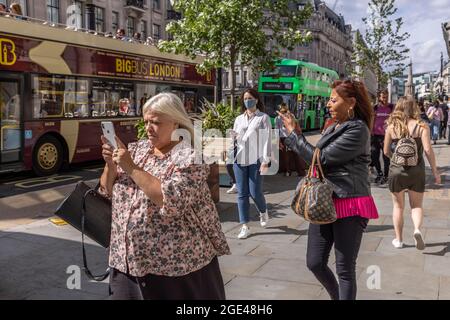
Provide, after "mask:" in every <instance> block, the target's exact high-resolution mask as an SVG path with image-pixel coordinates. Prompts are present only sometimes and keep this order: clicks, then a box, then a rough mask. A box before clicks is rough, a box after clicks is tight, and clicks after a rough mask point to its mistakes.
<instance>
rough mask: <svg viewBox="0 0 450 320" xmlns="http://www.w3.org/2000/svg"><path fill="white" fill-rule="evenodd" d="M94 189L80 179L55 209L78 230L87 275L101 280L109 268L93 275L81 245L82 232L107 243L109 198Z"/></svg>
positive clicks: (107, 244) (104, 243)
mask: <svg viewBox="0 0 450 320" xmlns="http://www.w3.org/2000/svg"><path fill="white" fill-rule="evenodd" d="M96 189H97V188H96ZM96 189H92V188H91V187H89V186H88V185H87V184H86V183H84V182H83V181H80V182H78V183H77V185H76V187H75V190H73V191H72V193H71V194H70V195H69V196H68V197H67V198H65V199H64V200H63V202H62V203H61V204H60V205H59V207H58V208H57V209H56V211H55V215H56V216H58V217H60V218H61V219H63V220H64V221H66V222H67V223H68V224H70V225H71V226H72V227H74V228H75V229H77V230H79V231H81V244H82V252H83V266H84V272H85V273H86V275H87V276H88V278H89V279H92V280H95V281H103V280H105V279H106V278H107V277H108V275H109V268H108V269H107V270H106V272H105V273H104V274H101V275H93V274H92V273H91V271H90V270H89V268H88V266H87V259H86V250H85V247H84V235H86V236H88V237H89V238H91V239H92V240H94V241H95V242H97V243H98V244H99V245H101V246H102V247H103V248H108V247H109V241H110V237H111V201H110V200H109V199H107V198H105V197H103V196H102V195H101V194H100V193H99V192H98V191H97V190H96Z"/></svg>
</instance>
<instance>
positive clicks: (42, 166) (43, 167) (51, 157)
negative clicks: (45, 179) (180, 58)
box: [33, 135, 63, 176]
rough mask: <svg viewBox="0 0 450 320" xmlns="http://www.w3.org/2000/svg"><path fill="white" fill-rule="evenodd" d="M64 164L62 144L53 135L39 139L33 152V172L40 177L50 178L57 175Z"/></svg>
mask: <svg viewBox="0 0 450 320" xmlns="http://www.w3.org/2000/svg"><path fill="white" fill-rule="evenodd" d="M62 163H63V148H62V146H61V142H59V140H58V139H57V138H55V137H54V136H51V135H47V136H45V137H43V138H41V139H39V141H38V143H37V144H36V146H35V147H34V151H33V171H34V172H35V173H36V174H37V175H38V176H49V175H52V174H55V173H57V172H58V171H59V169H61V166H62Z"/></svg>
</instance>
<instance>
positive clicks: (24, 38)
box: [0, 16, 215, 175]
mask: <svg viewBox="0 0 450 320" xmlns="http://www.w3.org/2000/svg"><path fill="white" fill-rule="evenodd" d="M199 59H200V58H198V59H197V60H191V59H189V58H187V57H184V56H179V55H172V54H165V53H161V52H159V50H158V49H157V48H156V47H154V46H150V45H145V44H136V43H129V42H124V41H120V40H117V39H112V38H106V37H103V36H99V35H94V34H89V33H86V32H80V31H73V30H65V29H63V28H58V27H52V26H51V25H48V24H42V23H36V22H33V21H31V20H30V19H28V20H20V19H14V18H9V17H5V16H0V107H1V116H0V129H1V130H0V149H1V150H0V172H5V171H20V170H29V169H33V170H34V171H35V172H36V174H38V175H50V174H54V173H56V172H58V171H59V170H60V169H61V167H62V166H63V164H64V163H69V164H70V163H79V162H84V161H88V160H95V159H100V158H101V145H100V135H101V126H100V122H101V121H104V120H108V121H112V122H113V123H114V125H115V129H116V133H117V135H118V136H120V137H121V138H122V139H123V140H124V142H130V141H133V140H136V129H135V127H134V126H135V124H136V122H137V121H138V119H139V118H140V116H141V113H142V106H143V103H144V102H145V101H146V100H147V99H148V98H150V97H151V96H153V95H156V94H158V93H160V92H163V91H170V92H174V93H177V94H178V95H179V96H180V97H181V99H182V100H183V101H184V103H185V107H186V110H187V111H188V112H189V113H196V112H197V111H198V110H197V108H198V106H199V103H200V100H201V99H202V98H206V99H208V100H212V99H213V95H214V82H215V79H214V77H213V75H211V74H206V75H204V76H202V75H200V74H198V73H197V71H196V69H195V65H196V63H198V62H199V61H200V60H199Z"/></svg>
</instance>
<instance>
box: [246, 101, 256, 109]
mask: <svg viewBox="0 0 450 320" xmlns="http://www.w3.org/2000/svg"><path fill="white" fill-rule="evenodd" d="M244 105H245V107H246V108H247V109H253V108H254V107H255V106H256V99H249V100H245V101H244Z"/></svg>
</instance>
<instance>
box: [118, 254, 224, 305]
mask: <svg viewBox="0 0 450 320" xmlns="http://www.w3.org/2000/svg"><path fill="white" fill-rule="evenodd" d="M109 277H110V278H109V289H110V299H111V300H225V289H224V284H223V279H222V274H221V273H220V268H219V262H218V259H217V257H215V258H214V259H213V260H212V261H211V262H210V263H209V264H208V265H206V266H205V267H203V268H202V269H200V270H197V271H194V272H192V273H189V274H187V275H185V276H181V277H166V276H157V275H152V274H149V275H146V276H144V277H134V276H131V275H129V274H126V273H123V272H120V271H118V270H116V269H111V273H110V276H109Z"/></svg>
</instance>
